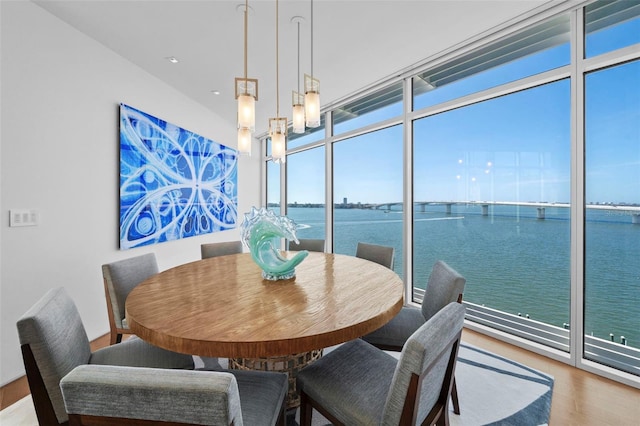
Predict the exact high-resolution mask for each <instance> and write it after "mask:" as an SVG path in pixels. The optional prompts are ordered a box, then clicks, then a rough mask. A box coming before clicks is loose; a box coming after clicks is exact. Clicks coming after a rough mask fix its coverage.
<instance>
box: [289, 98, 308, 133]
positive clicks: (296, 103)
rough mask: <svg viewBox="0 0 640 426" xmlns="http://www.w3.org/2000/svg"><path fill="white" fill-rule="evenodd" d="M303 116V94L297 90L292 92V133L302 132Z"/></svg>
mask: <svg viewBox="0 0 640 426" xmlns="http://www.w3.org/2000/svg"><path fill="white" fill-rule="evenodd" d="M304 117H305V113H304V96H302V94H300V93H298V92H293V126H292V127H293V133H304V130H305V128H304V125H305V119H304Z"/></svg>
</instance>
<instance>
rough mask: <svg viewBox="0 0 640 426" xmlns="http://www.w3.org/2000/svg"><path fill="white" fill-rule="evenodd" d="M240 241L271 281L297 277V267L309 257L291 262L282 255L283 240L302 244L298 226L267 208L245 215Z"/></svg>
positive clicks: (300, 255)
mask: <svg viewBox="0 0 640 426" xmlns="http://www.w3.org/2000/svg"><path fill="white" fill-rule="evenodd" d="M240 238H241V240H242V243H243V244H244V245H245V246H246V247H248V248H249V251H250V252H251V257H252V259H253V261H254V262H256V264H257V265H258V266H259V267H260V269H262V277H263V278H264V279H267V280H270V281H277V280H288V279H291V278H293V277H295V276H296V271H295V268H296V266H298V265H299V264H300V262H302V261H303V260H304V259H305V258H306V257H307V255H309V252H308V251H306V250H302V251H300V252H298V253H296V254H295V255H294V256H293V257H291V258H287V257H285V256H283V255H282V253H281V252H280V250H279V249H278V246H279V245H280V238H286V239H288V240H292V241H295V242H296V243H297V242H298V238H297V237H296V224H295V222H294V221H292V220H291V219H289V218H288V217H286V216H276V214H275V213H274V212H273V211H271V210H267V209H265V208H260V209H256V208H255V207H252V208H251V211H250V212H249V213H245V215H244V221H243V222H242V225H241V230H240Z"/></svg>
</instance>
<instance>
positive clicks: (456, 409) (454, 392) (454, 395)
mask: <svg viewBox="0 0 640 426" xmlns="http://www.w3.org/2000/svg"><path fill="white" fill-rule="evenodd" d="M451 402H453V412H454V413H456V414H460V403H459V402H458V387H457V386H456V378H455V377H454V378H453V385H452V386H451Z"/></svg>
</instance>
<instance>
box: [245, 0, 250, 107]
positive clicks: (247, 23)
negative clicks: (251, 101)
mask: <svg viewBox="0 0 640 426" xmlns="http://www.w3.org/2000/svg"><path fill="white" fill-rule="evenodd" d="M248 15H249V0H245V2H244V94H245V95H246V94H247V93H248V87H247V86H248V83H247V57H248V53H247V51H248V50H249V43H248V41H247V39H248V36H247V34H248V30H247V28H248V27H249V18H248Z"/></svg>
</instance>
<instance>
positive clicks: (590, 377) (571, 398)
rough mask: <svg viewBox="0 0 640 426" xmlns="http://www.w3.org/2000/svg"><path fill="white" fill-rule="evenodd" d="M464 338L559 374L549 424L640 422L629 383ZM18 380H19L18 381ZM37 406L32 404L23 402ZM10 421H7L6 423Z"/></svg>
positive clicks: (637, 399)
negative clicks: (626, 384) (624, 383)
mask: <svg viewBox="0 0 640 426" xmlns="http://www.w3.org/2000/svg"><path fill="white" fill-rule="evenodd" d="M462 339H463V340H464V341H465V342H467V343H470V344H472V345H475V346H479V347H481V348H484V349H486V350H488V351H490V352H494V353H496V354H499V355H502V356H505V357H507V358H510V359H512V360H514V361H518V362H521V363H523V364H525V365H528V366H529V367H532V368H535V369H537V370H540V371H542V372H545V373H548V374H551V375H552V376H553V377H554V378H555V382H554V388H553V400H552V403H551V416H550V419H549V424H550V425H552V426H555V425H558V426H574V425H575V426H591V425H593V426H595V425H598V426H602V425H611V426H614V425H615V426H640V390H638V389H635V388H632V387H629V386H625V385H623V384H620V383H617V382H614V381H612V380H609V379H605V378H603V377H600V376H597V375H595V374H591V373H588V372H586V371H583V370H579V369H576V368H573V367H571V366H568V365H566V364H563V363H561V362H559V361H555V360H552V359H549V358H547V357H544V356H541V355H538V354H535V353H533V352H529V351H527V350H525V349H521V348H518V347H516V346H513V345H510V344H508V343H505V342H501V341H499V340H496V339H494V338H491V337H488V336H485V335H483V334H480V333H477V332H474V331H471V330H468V329H465V330H464V332H463V335H462ZM105 344H108V336H106V338H105V339H104V340H103V338H100V339H98V340H97V341H95V342H93V343H92V346H93V348H94V350H95V348H97V347H101V346H103V345H105ZM17 382H18V383H17V384H12V385H10V386H9V385H8V386H5V387H3V388H2V393H1V395H2V398H1V399H2V401H1V408H2V409H3V410H4V409H5V408H6V407H8V406H10V405H11V404H13V403H14V402H16V401H18V400H20V399H21V398H23V397H24V396H26V395H27V394H28V386H26V380H24V381H23V383H22V384H20V383H19V382H20V381H17ZM14 383H15V382H14ZM21 405H22V406H23V407H25V408H21V409H20V410H31V411H32V410H33V406H32V405H30V403H29V404H21ZM8 413H11V417H15V418H16V419H18V418H27V419H32V418H35V414H33V415H30V413H18V412H16V410H14V411H10V409H9V410H6V411H3V412H2V417H0V418H1V419H2V421H1V422H0V423H2V424H3V426H4V425H5V424H6V425H7V426H15V425H24V426H32V424H33V423H29V422H26V423H25V422H20V421H18V422H15V423H14V422H12V421H11V419H8V418H7V416H6V414H8ZM5 422H6V423H5Z"/></svg>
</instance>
